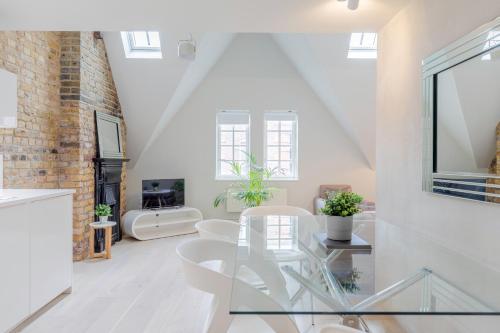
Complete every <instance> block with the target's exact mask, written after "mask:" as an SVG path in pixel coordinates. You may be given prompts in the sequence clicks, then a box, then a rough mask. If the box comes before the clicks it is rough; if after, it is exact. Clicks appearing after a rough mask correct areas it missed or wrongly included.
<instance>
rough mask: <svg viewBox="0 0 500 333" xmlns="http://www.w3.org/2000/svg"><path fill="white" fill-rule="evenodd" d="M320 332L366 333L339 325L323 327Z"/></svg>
mask: <svg viewBox="0 0 500 333" xmlns="http://www.w3.org/2000/svg"><path fill="white" fill-rule="evenodd" d="M319 332H320V333H364V331H360V330H357V329H355V328H352V327H348V326H343V325H338V324H335V325H329V326H326V327H323V328H322V329H321V331H319Z"/></svg>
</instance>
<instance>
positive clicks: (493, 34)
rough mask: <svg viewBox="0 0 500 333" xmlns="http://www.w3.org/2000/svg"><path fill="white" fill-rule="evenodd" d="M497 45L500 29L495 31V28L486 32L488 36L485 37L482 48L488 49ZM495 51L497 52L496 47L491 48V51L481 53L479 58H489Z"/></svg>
mask: <svg viewBox="0 0 500 333" xmlns="http://www.w3.org/2000/svg"><path fill="white" fill-rule="evenodd" d="M498 45H500V31H496V30H495V31H490V32H489V33H488V38H487V41H486V43H485V44H484V47H483V50H489V49H492V48H496V47H497V46H498ZM495 52H499V51H498V50H497V49H495V50H493V49H492V50H491V52H489V53H486V54H485V55H483V57H482V58H481V60H491V54H492V53H495Z"/></svg>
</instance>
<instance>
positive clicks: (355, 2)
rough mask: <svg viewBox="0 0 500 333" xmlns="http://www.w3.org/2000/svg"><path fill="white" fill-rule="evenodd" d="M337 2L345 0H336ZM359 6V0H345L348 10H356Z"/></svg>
mask: <svg viewBox="0 0 500 333" xmlns="http://www.w3.org/2000/svg"><path fill="white" fill-rule="evenodd" d="M337 1H339V2H345V1H346V0H337ZM358 6H359V0H347V8H349V9H350V10H356V9H358Z"/></svg>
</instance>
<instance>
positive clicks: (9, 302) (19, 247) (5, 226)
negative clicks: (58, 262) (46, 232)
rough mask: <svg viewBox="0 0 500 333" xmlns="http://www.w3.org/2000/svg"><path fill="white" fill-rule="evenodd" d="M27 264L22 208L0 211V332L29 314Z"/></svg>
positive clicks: (22, 206)
mask: <svg viewBox="0 0 500 333" xmlns="http://www.w3.org/2000/svg"><path fill="white" fill-rule="evenodd" d="M29 262H30V261H29V224H28V220H27V218H26V205H18V206H13V207H5V208H0V263H1V264H0V265H1V269H0V332H5V331H7V330H8V329H10V328H13V327H14V326H16V325H17V324H18V323H19V322H21V321H22V320H23V319H25V318H26V317H27V316H28V315H29Z"/></svg>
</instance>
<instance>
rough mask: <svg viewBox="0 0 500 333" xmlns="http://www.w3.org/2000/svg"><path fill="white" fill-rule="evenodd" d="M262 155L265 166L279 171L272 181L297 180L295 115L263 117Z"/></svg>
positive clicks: (281, 113) (283, 114)
mask: <svg viewBox="0 0 500 333" xmlns="http://www.w3.org/2000/svg"><path fill="white" fill-rule="evenodd" d="M264 154H265V158H264V161H265V166H266V167H267V168H271V169H277V170H278V171H279V172H278V173H277V174H276V175H274V176H273V179H285V180H286V179H288V180H297V179H298V163H297V114H296V113H294V112H291V111H286V112H267V113H266V114H265V115H264Z"/></svg>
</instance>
